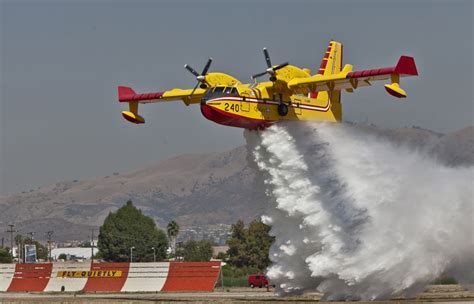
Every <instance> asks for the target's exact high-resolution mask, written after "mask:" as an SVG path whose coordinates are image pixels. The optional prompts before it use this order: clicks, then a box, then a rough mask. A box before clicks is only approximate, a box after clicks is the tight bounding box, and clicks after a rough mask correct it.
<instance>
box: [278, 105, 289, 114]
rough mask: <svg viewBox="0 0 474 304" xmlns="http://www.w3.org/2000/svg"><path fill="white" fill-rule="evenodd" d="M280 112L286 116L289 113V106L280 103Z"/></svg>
mask: <svg viewBox="0 0 474 304" xmlns="http://www.w3.org/2000/svg"><path fill="white" fill-rule="evenodd" d="M278 114H279V115H280V116H286V115H287V114H288V106H287V105H286V104H284V103H280V104H279V105H278Z"/></svg>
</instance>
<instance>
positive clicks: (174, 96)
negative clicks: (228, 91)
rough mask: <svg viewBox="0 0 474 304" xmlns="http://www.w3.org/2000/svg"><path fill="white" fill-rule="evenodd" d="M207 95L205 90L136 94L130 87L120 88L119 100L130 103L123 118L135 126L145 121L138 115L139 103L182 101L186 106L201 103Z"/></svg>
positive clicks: (123, 113)
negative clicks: (202, 98)
mask: <svg viewBox="0 0 474 304" xmlns="http://www.w3.org/2000/svg"><path fill="white" fill-rule="evenodd" d="M205 93H206V90H205V89H201V88H196V90H193V89H186V90H183V89H172V90H169V91H163V92H149V93H140V94H138V93H135V91H134V90H133V89H132V88H130V87H125V86H119V87H118V99H119V101H120V102H128V104H129V111H123V112H122V116H123V117H124V118H125V119H126V120H128V121H130V122H133V123H135V124H142V123H144V122H145V119H144V118H143V117H141V116H140V115H138V104H139V103H155V102H166V101H172V100H182V101H183V102H184V103H185V104H186V105H190V104H193V103H199V102H200V100H201V97H202V96H203V95H204V94H205Z"/></svg>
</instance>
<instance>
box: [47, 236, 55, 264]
mask: <svg viewBox="0 0 474 304" xmlns="http://www.w3.org/2000/svg"><path fill="white" fill-rule="evenodd" d="M53 233H54V231H48V232H46V236H47V237H48V253H49V262H50V263H51V262H52V261H53V260H52V259H51V237H52V236H53Z"/></svg>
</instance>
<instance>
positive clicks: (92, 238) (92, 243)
mask: <svg viewBox="0 0 474 304" xmlns="http://www.w3.org/2000/svg"><path fill="white" fill-rule="evenodd" d="M91 250H92V252H91V263H94V229H92V233H91Z"/></svg>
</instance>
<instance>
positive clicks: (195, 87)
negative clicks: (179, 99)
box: [189, 81, 199, 98]
mask: <svg viewBox="0 0 474 304" xmlns="http://www.w3.org/2000/svg"><path fill="white" fill-rule="evenodd" d="M198 85H199V81H198V82H197V83H196V85H195V86H194V89H193V90H192V91H191V95H189V98H191V97H192V96H193V94H194V91H196V89H197V87H198Z"/></svg>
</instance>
